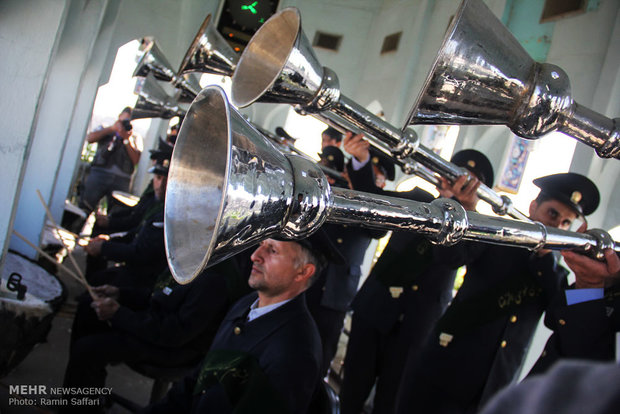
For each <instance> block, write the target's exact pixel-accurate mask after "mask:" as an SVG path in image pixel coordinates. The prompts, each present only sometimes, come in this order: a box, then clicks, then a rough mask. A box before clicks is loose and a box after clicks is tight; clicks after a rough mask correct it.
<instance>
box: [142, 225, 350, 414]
mask: <svg viewBox="0 0 620 414" xmlns="http://www.w3.org/2000/svg"><path fill="white" fill-rule="evenodd" d="M251 258H252V261H253V267H252V271H251V274H250V279H249V282H248V283H249V285H250V287H252V288H253V289H255V290H256V293H252V294H250V295H248V296H246V297H244V298H242V299H241V300H239V301H238V302H237V303H236V304H235V305H234V306H233V308H232V309H231V311H230V312H229V313H228V315H226V317H225V319H224V322H223V323H222V325H221V326H220V329H219V330H218V332H217V334H216V337H215V340H214V341H213V344H212V346H211V349H210V350H209V352H208V354H207V356H206V357H205V360H204V361H203V363H202V365H201V367H200V368H199V369H198V370H196V371H195V372H194V374H193V375H191V376H189V377H187V378H185V379H184V380H182V381H180V382H179V383H177V384H176V385H175V386H174V387H173V388H172V389H171V390H170V392H169V393H168V395H167V396H166V397H165V398H164V400H162V401H161V402H160V403H157V404H154V405H152V406H150V407H147V409H146V410H145V412H147V413H171V412H174V413H189V412H191V413H198V412H210V413H211V412H212V413H231V412H239V413H241V412H244V413H245V412H256V413H262V412H269V413H280V412H287V413H305V412H307V410H308V405H309V403H310V400H311V397H312V395H313V393H314V391H315V389H316V387H317V386H318V385H319V384H320V375H319V366H320V361H321V343H320V338H319V334H318V331H317V329H316V325H315V323H314V321H313V320H312V316H311V315H310V313H309V312H308V308H307V307H306V302H305V295H303V294H302V293H303V292H304V291H305V290H306V289H307V288H308V286H309V284H310V283H312V279H313V277H315V275H317V274H318V273H320V272H318V273H317V270H320V268H321V267H322V266H323V265H324V262H325V258H327V260H331V261H334V260H335V261H339V262H341V261H342V260H343V259H342V257H341V256H340V255H339V254H338V252H337V250H336V249H335V248H334V247H333V246H332V245H331V242H330V241H329V239H328V238H327V237H326V236H325V235H324V233H322V232H321V231H320V230H319V231H318V232H317V233H315V234H313V235H312V236H310V237H309V238H307V239H304V240H300V241H281V240H275V239H267V240H265V241H263V242H261V243H260V245H259V247H258V248H257V249H256V250H255V251H254V253H253V254H252V256H251Z"/></svg>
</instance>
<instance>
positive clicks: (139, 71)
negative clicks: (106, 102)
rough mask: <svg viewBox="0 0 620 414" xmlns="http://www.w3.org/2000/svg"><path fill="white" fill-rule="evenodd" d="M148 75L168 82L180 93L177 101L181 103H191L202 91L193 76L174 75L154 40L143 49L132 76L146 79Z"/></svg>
mask: <svg viewBox="0 0 620 414" xmlns="http://www.w3.org/2000/svg"><path fill="white" fill-rule="evenodd" d="M149 73H152V74H153V76H154V77H155V79H157V80H160V81H164V82H170V83H171V84H172V85H173V86H174V87H175V88H177V89H179V90H180V91H181V95H180V96H179V99H180V100H181V101H182V102H191V101H192V100H193V99H194V98H195V97H196V95H198V92H200V89H202V88H201V87H200V83H199V82H198V79H196V77H195V76H194V75H192V74H179V75H177V74H176V72H175V71H174V70H173V69H172V65H170V63H169V62H168V59H166V57H165V56H164V54H163V53H162V51H161V49H160V48H159V47H158V46H157V44H156V43H155V41H154V40H153V41H151V43H150V44H149V45H148V46H147V47H146V48H145V49H144V53H143V54H142V57H141V58H140V60H139V61H138V64H137V65H136V69H135V70H134V72H133V76H138V77H146V75H148V74H149Z"/></svg>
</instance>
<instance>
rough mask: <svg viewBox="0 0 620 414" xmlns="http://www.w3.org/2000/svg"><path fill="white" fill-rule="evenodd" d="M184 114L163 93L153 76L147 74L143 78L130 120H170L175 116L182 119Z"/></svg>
mask: <svg viewBox="0 0 620 414" xmlns="http://www.w3.org/2000/svg"><path fill="white" fill-rule="evenodd" d="M186 112H187V111H185V110H184V109H183V108H181V107H180V106H179V104H178V102H177V101H176V99H175V98H174V97H171V96H170V95H168V94H167V93H166V91H164V89H163V88H162V87H161V86H160V85H159V83H158V82H157V80H156V79H155V77H154V76H153V74H152V73H149V74H147V75H146V77H145V78H144V83H142V88H141V89H140V92H139V93H138V99H137V101H136V104H135V105H134V107H133V111H131V119H140V118H163V119H170V118H173V117H175V116H178V117H180V118H182V117H184V116H185V113H186Z"/></svg>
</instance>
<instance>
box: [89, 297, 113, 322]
mask: <svg viewBox="0 0 620 414" xmlns="http://www.w3.org/2000/svg"><path fill="white" fill-rule="evenodd" d="M90 307H91V308H93V309H94V310H95V313H96V314H97V317H98V318H99V320H100V321H107V320H108V319H111V318H112V317H113V316H114V315H115V314H116V312H117V311H118V308H120V307H121V305H119V304H118V302H117V301H115V300H114V299H112V298H98V299H95V300H93V302H92V303H91V304H90Z"/></svg>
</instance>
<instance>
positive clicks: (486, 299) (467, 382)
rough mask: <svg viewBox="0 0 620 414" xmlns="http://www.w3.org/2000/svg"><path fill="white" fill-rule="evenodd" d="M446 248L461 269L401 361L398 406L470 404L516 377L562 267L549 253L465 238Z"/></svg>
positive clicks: (469, 408) (467, 407) (470, 407)
mask: <svg viewBox="0 0 620 414" xmlns="http://www.w3.org/2000/svg"><path fill="white" fill-rule="evenodd" d="M451 249H452V250H453V251H452V254H453V255H458V256H460V258H461V259H460V260H462V262H463V263H464V264H466V265H467V274H466V275H465V280H464V283H463V285H462V286H461V288H460V289H459V291H458V293H457V295H456V296H455V298H454V299H453V301H452V303H451V304H450V306H449V307H448V309H447V310H446V312H445V313H444V315H443V316H442V318H441V319H440V320H439V321H438V323H437V326H436V329H435V331H434V333H433V334H432V335H431V336H430V338H429V340H428V342H427V344H426V345H425V347H424V349H423V351H422V353H421V355H420V357H419V358H417V359H416V360H415V361H416V363H415V364H412V366H409V364H408V366H407V367H406V371H405V374H404V377H403V383H402V386H401V396H400V398H401V401H400V405H399V409H398V412H399V413H407V412H410V411H411V410H412V409H414V408H413V407H420V404H422V405H423V407H424V409H429V408H428V407H430V406H431V404H434V401H441V402H442V404H446V405H447V404H451V405H452V406H453V408H452V409H451V411H449V412H453V411H455V412H474V411H475V410H476V408H477V406H478V404H479V403H480V401H485V400H486V399H488V398H489V397H490V396H492V395H493V394H494V393H495V392H497V391H498V390H499V389H500V388H502V387H503V386H505V385H507V384H509V383H510V382H511V381H512V380H513V379H514V378H515V375H516V374H517V373H518V370H519V368H520V366H521V364H522V361H523V358H524V356H525V353H526V351H527V348H528V347H529V344H530V341H531V338H532V335H533V333H534V330H535V328H536V325H537V323H538V320H539V319H540V316H541V315H542V312H543V311H544V310H545V309H547V308H548V307H549V306H550V304H551V303H552V301H553V300H554V298H555V296H556V295H558V294H559V293H561V292H562V288H563V287H564V285H565V278H566V274H567V271H566V270H565V269H564V268H562V267H561V266H559V265H558V264H557V262H556V260H555V257H554V256H553V254H547V255H545V256H542V257H539V256H536V255H535V254H534V253H532V252H530V251H528V250H526V249H521V248H515V247H509V246H498V245H491V244H483V243H470V242H461V243H459V244H457V245H456V246H453V247H452V248H451ZM442 334H443V335H442ZM445 334H447V335H449V336H448V337H445ZM440 337H443V339H444V341H446V340H447V344H446V343H445V342H444V343H443V344H442V343H440ZM444 345H445V346H444ZM407 390H409V391H407ZM432 390H434V391H432ZM424 398H428V400H427V401H426V402H425V403H421V401H424ZM454 407H458V410H455V409H454ZM435 412H437V413H440V412H448V411H442V409H441V408H437V409H436V410H435Z"/></svg>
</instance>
